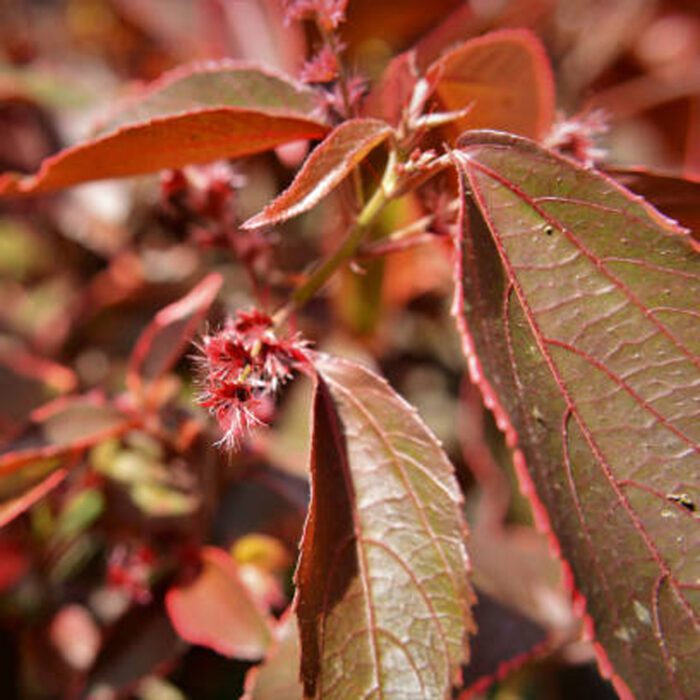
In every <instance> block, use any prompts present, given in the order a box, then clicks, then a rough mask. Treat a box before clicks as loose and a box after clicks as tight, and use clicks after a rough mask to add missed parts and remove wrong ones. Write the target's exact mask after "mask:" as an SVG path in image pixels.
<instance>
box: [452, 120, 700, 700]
mask: <svg viewBox="0 0 700 700" xmlns="http://www.w3.org/2000/svg"><path fill="white" fill-rule="evenodd" d="M454 158H455V162H456V164H457V165H458V169H459V172H460V174H461V180H462V184H463V187H464V189H465V191H466V193H467V196H468V199H469V206H468V208H467V214H466V215H464V216H463V223H464V226H465V229H466V230H465V235H464V239H463V241H462V243H461V256H460V258H461V260H460V263H461V269H460V271H459V273H460V274H459V283H460V290H459V293H458V297H457V302H458V304H457V307H458V308H457V312H458V322H459V325H460V326H461V328H462V330H463V332H464V346H465V350H466V352H467V354H468V359H469V366H470V369H471V371H472V377H473V379H474V380H475V381H477V382H478V383H479V384H480V385H481V387H482V391H483V393H484V398H485V401H486V403H487V405H490V406H492V407H493V408H494V410H495V414H496V418H497V420H498V422H499V424H500V426H501V427H502V428H503V429H504V430H506V432H507V435H508V438H509V441H510V443H511V444H512V445H515V444H516V443H518V445H519V449H518V450H517V451H516V456H515V460H516V466H517V467H518V470H519V472H520V475H521V478H522V485H523V488H524V490H525V491H526V492H528V494H529V495H530V496H531V497H532V499H533V503H534V504H535V509H536V514H537V515H538V518H539V521H540V525H541V526H542V527H545V528H551V530H552V532H553V533H554V535H555V536H556V541H558V544H559V546H560V548H561V553H562V554H563V556H564V557H565V558H566V560H567V561H568V562H569V564H570V565H571V569H572V573H573V579H574V582H575V584H576V585H577V587H578V589H579V590H580V593H581V594H582V596H583V598H580V601H583V600H584V599H585V601H586V609H587V613H588V615H589V616H590V617H589V618H588V622H589V623H590V622H592V624H593V627H594V633H595V637H596V639H597V641H598V642H599V644H600V645H601V647H602V649H601V648H599V649H598V651H599V658H600V661H601V666H602V668H603V670H604V671H606V672H608V673H611V672H612V668H611V667H610V665H612V667H613V668H614V671H615V673H616V674H617V675H616V676H615V677H614V682H615V684H616V687H617V689H618V691H619V692H620V694H621V695H623V696H624V697H629V696H630V689H631V691H632V692H633V693H634V694H635V695H636V696H638V697H639V698H652V697H654V698H655V697H664V698H686V697H692V696H693V695H694V694H695V693H696V691H697V658H698V653H700V633H699V632H700V627H699V623H698V617H699V615H700V597H699V596H698V592H699V590H700V589H699V585H700V559H698V551H700V521H699V520H698V513H697V509H698V503H699V502H700V444H699V443H700V420H698V414H699V409H700V405H699V403H698V395H699V390H700V358H699V357H698V355H699V354H700V334H699V333H698V320H699V318H700V313H699V312H698V299H700V259H699V258H698V253H697V251H696V250H695V249H694V247H693V243H692V239H691V238H690V237H689V236H688V235H687V234H686V233H685V232H684V231H681V230H680V229H678V228H677V227H676V226H674V224H673V223H672V222H670V221H669V220H668V219H666V218H665V217H663V216H662V215H661V214H659V213H658V212H657V211H656V210H654V209H653V208H652V207H651V206H650V205H649V204H648V203H646V202H645V201H644V200H642V199H640V198H639V197H637V196H635V195H633V194H631V193H630V192H628V191H627V190H625V189H623V188H622V187H620V186H619V185H617V184H616V183H615V182H614V181H612V180H610V179H608V178H607V177H605V176H603V175H601V174H598V173H596V172H595V171H592V170H587V169H584V168H582V167H580V166H578V165H577V164H575V163H573V162H572V161H570V160H567V159H566V158H563V157H560V156H556V155H554V154H553V153H551V152H549V151H546V150H544V149H542V148H540V147H538V146H536V145H535V144H533V143H531V142H529V141H527V140H525V139H521V138H517V137H513V136H509V135H504V134H496V133H493V132H472V133H470V134H468V135H465V136H464V137H463V138H462V141H461V144H460V149H459V150H458V151H456V152H455V154H454ZM525 463H526V464H527V471H525V468H524V464H525ZM543 506H544V507H543ZM547 514H548V516H547ZM603 650H604V651H603Z"/></svg>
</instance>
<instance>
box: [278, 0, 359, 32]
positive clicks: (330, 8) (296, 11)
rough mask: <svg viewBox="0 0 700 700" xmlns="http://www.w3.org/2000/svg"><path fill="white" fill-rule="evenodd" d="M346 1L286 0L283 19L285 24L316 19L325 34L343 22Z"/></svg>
mask: <svg viewBox="0 0 700 700" xmlns="http://www.w3.org/2000/svg"><path fill="white" fill-rule="evenodd" d="M347 5H348V0H286V1H285V3H284V18H285V21H286V22H292V21H295V20H297V21H298V20H303V19H314V18H315V19H316V21H317V22H318V23H319V25H320V26H321V27H322V28H323V29H324V30H325V31H327V32H331V31H333V30H334V29H336V28H337V26H338V25H339V24H340V23H341V22H344V21H345V8H346V7H347Z"/></svg>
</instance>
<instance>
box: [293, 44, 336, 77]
mask: <svg viewBox="0 0 700 700" xmlns="http://www.w3.org/2000/svg"><path fill="white" fill-rule="evenodd" d="M338 70H339V66H338V58H337V56H336V55H335V54H334V53H333V51H332V50H331V49H330V48H329V47H328V46H324V47H323V48H322V49H321V50H320V51H319V52H318V53H317V54H316V55H315V56H314V57H313V58H312V59H311V60H309V61H307V62H306V63H305V64H304V66H303V67H302V69H301V74H300V76H299V78H300V79H301V80H302V82H304V83H330V82H331V81H332V80H335V79H336V78H337V77H338Z"/></svg>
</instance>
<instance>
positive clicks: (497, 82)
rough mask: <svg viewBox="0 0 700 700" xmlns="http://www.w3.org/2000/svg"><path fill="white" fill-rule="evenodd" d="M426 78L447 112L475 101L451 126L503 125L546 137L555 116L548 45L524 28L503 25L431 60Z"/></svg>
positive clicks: (454, 129)
mask: <svg viewBox="0 0 700 700" xmlns="http://www.w3.org/2000/svg"><path fill="white" fill-rule="evenodd" d="M426 77H427V79H428V82H429V83H431V84H433V83H436V88H435V94H436V96H437V98H438V100H439V101H440V102H441V103H442V106H443V108H444V109H446V110H450V111H452V110H458V109H463V108H465V107H468V106H469V105H470V104H472V109H471V110H470V112H469V114H468V115H467V116H466V117H464V118H463V119H460V120H459V121H458V122H456V124H454V125H453V126H451V127H450V133H451V134H452V135H453V136H456V135H457V134H459V133H460V132H462V131H464V130H465V129H479V128H484V127H487V128H489V129H499V130H502V131H511V132H514V133H516V134H522V135H523V136H530V137H532V138H535V139H539V138H542V137H543V136H544V135H545V133H546V132H547V131H548V129H549V127H550V126H551V124H552V120H553V118H554V81H553V78H552V71H551V68H550V66H549V61H548V59H547V55H546V53H545V51H544V47H543V46H542V44H541V43H540V41H539V39H537V37H536V36H535V35H534V34H532V33H530V32H529V31H527V30H525V29H504V30H501V31H497V32H492V33H490V34H486V35H484V36H481V37H478V38H477V39H470V40H469V41H465V42H464V43H463V44H461V45H460V46H458V47H457V48H455V49H453V50H452V51H449V52H448V53H447V54H445V55H444V56H442V57H441V58H439V59H438V60H437V61H435V63H433V64H432V65H431V66H430V68H429V69H428V71H427V74H426Z"/></svg>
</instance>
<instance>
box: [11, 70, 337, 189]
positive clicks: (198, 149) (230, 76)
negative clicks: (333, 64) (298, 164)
mask: <svg viewBox="0 0 700 700" xmlns="http://www.w3.org/2000/svg"><path fill="white" fill-rule="evenodd" d="M327 130H328V129H327V127H326V126H324V124H322V123H321V122H320V121H319V119H318V116H317V104H316V101H315V98H314V93H313V92H312V91H311V90H309V89H307V88H304V87H302V86H299V85H297V84H295V83H293V82H291V81H289V80H286V79H284V78H282V77H279V76H276V75H274V74H270V73H268V72H266V71H264V70H262V69H258V68H254V67H251V66H246V65H241V64H238V63H235V62H221V63H220V64H212V65H205V66H204V67H203V68H202V67H200V68H195V69H194V70H193V69H192V68H186V69H178V70H175V71H173V72H172V73H171V74H166V76H164V77H163V78H161V79H160V80H158V81H155V83H153V85H152V86H150V87H149V88H148V89H146V90H144V91H143V92H142V93H140V94H138V95H136V96H134V97H133V98H132V99H131V100H130V101H129V102H128V103H127V104H126V105H124V106H122V108H121V109H120V110H119V111H118V112H117V113H116V114H115V116H114V118H113V119H111V120H110V121H109V122H108V123H107V124H105V125H104V126H103V128H102V129H101V131H100V133H99V134H98V135H97V136H96V137H95V138H93V139H90V140H87V141H85V142H83V143H80V144H78V145H76V146H73V147H71V148H67V149H65V150H63V151H61V152H59V153H57V154H56V155H54V156H51V157H50V158H47V159H46V160H45V161H44V162H43V163H42V165H41V168H40V170H39V172H38V173H37V174H36V175H32V176H22V175H19V174H16V173H7V174H4V175H0V195H19V194H32V193H35V192H50V191H54V190H57V189H60V188H62V187H69V186H71V185H77V184H80V183H82V182H89V181H92V180H102V179H106V178H117V177H127V176H131V175H141V174H145V173H152V172H156V171H158V170H161V169H163V168H180V167H184V166H185V165H188V164H190V163H206V162H208V161H212V160H217V159H220V158H241V157H243V156H249V155H252V154H255V153H260V152H262V151H265V150H268V149H271V148H275V147H276V146H279V145H280V144H283V143H286V142H288V141H294V140H297V139H310V138H319V137H321V136H323V135H324V134H325V133H326V131H327Z"/></svg>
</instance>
